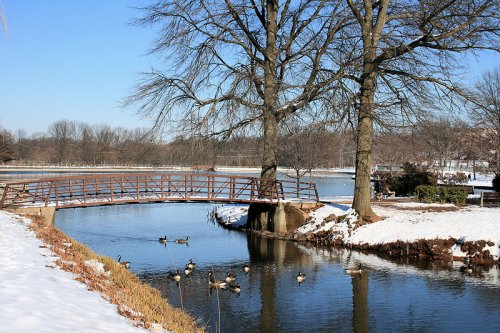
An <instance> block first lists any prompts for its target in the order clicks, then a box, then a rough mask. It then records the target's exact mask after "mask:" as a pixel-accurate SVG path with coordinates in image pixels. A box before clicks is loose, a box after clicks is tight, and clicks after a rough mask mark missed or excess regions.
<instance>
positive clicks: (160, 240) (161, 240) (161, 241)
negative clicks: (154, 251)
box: [158, 235, 167, 243]
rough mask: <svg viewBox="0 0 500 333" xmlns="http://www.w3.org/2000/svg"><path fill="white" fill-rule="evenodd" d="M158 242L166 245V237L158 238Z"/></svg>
mask: <svg viewBox="0 0 500 333" xmlns="http://www.w3.org/2000/svg"><path fill="white" fill-rule="evenodd" d="M158 241H159V242H160V243H166V242H167V236H166V235H165V237H160V238H159V239H158Z"/></svg>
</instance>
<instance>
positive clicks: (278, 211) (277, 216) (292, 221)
mask: <svg viewBox="0 0 500 333" xmlns="http://www.w3.org/2000/svg"><path fill="white" fill-rule="evenodd" d="M306 218H307V214H306V213H304V212H303V211H302V210H300V209H299V208H297V207H295V206H294V205H292V204H290V203H283V202H279V203H277V204H268V203H252V204H250V207H249V209H248V223H249V225H250V229H251V230H255V231H269V232H273V233H276V234H278V233H286V232H289V231H293V230H295V229H297V228H298V227H300V226H301V225H302V224H304V222H305V220H306Z"/></svg>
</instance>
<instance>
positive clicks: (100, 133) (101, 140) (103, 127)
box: [93, 124, 116, 164]
mask: <svg viewBox="0 0 500 333" xmlns="http://www.w3.org/2000/svg"><path fill="white" fill-rule="evenodd" d="M93 129H94V135H95V143H96V163H98V164H103V163H110V162H111V161H112V160H113V158H114V156H112V155H114V154H112V149H111V148H112V145H113V144H114V143H115V140H116V134H115V133H114V131H113V129H112V128H111V127H110V126H109V125H107V124H99V125H95V126H94V128H93Z"/></svg>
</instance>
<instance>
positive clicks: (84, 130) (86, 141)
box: [77, 123, 96, 164]
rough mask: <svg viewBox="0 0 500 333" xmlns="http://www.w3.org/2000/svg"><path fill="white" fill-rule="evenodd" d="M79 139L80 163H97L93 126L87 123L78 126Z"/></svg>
mask: <svg viewBox="0 0 500 333" xmlns="http://www.w3.org/2000/svg"><path fill="white" fill-rule="evenodd" d="M77 133H78V135H77V136H78V138H79V151H80V161H81V162H83V163H85V164H90V163H94V162H95V155H96V151H95V135H94V130H93V129H92V126H90V125H89V124H86V123H80V124H78V126H77Z"/></svg>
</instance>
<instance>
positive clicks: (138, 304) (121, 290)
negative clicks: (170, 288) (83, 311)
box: [29, 216, 204, 333]
mask: <svg viewBox="0 0 500 333" xmlns="http://www.w3.org/2000/svg"><path fill="white" fill-rule="evenodd" d="M29 217H30V218H31V219H32V220H33V221H34V223H32V224H31V228H32V230H34V232H35V233H36V234H37V236H38V237H39V238H40V239H42V240H43V241H44V242H45V243H46V244H47V245H48V246H49V247H50V248H51V250H52V251H53V252H54V253H55V254H56V255H57V256H59V257H60V259H58V260H57V261H56V263H57V264H58V265H59V266H60V267H61V268H62V269H64V270H66V271H69V272H72V273H74V274H76V275H78V278H77V280H78V281H81V282H84V283H86V284H87V286H88V288H89V289H90V290H96V291H99V292H100V293H101V295H102V297H104V298H105V299H107V300H109V301H110V302H111V303H113V304H116V305H117V306H118V312H119V313H120V314H122V315H123V316H126V317H127V318H130V319H132V320H134V321H135V323H136V325H137V326H142V327H145V328H150V327H151V323H156V324H160V325H161V326H162V327H163V328H165V329H167V330H171V331H174V332H179V333H182V332H203V331H204V329H203V328H202V327H200V326H199V323H198V322H197V321H196V320H195V319H194V318H193V317H192V316H190V315H189V314H187V313H186V312H184V311H182V310H180V309H176V308H174V307H173V306H171V305H170V304H168V303H167V301H166V300H165V299H164V298H163V297H162V296H161V294H160V292H159V291H158V290H157V289H155V288H153V287H151V286H149V285H146V284H143V283H142V282H141V281H140V280H139V279H138V278H137V276H135V275H134V274H132V273H130V272H129V271H128V270H127V269H126V268H124V267H123V266H122V265H120V264H118V263H117V262H116V261H115V260H113V259H111V258H109V257H106V256H99V255H96V254H95V253H94V252H92V251H91V250H90V249H88V248H87V247H85V246H84V245H83V244H81V243H79V242H77V241H75V240H73V239H72V238H71V237H69V236H67V235H66V234H64V233H63V232H61V231H60V230H58V229H56V228H55V227H47V226H46V225H44V224H43V223H42V222H41V221H40V218H39V217H38V216H29ZM89 263H102V264H104V272H99V271H97V270H96V269H95V267H93V265H89Z"/></svg>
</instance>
